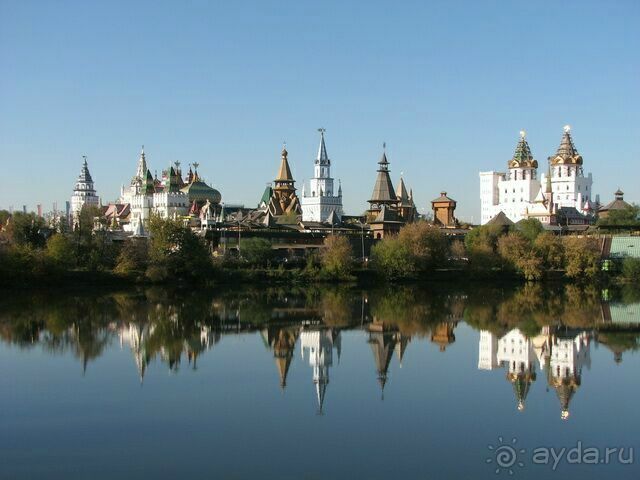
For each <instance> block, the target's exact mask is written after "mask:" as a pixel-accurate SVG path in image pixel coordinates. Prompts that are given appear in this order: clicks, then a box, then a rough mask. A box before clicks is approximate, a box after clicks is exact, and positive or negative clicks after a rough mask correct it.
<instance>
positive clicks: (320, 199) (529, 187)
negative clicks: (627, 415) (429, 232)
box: [68, 126, 629, 239]
mask: <svg viewBox="0 0 640 480" xmlns="http://www.w3.org/2000/svg"><path fill="white" fill-rule="evenodd" d="M319 132H320V144H319V146H318V153H317V155H316V157H315V159H314V161H313V176H312V177H311V179H310V180H309V181H306V182H303V185H302V191H301V194H300V195H298V191H297V189H296V181H295V179H294V178H293V175H292V173H291V167H290V165H289V154H288V152H287V149H286V148H283V149H282V152H281V158H280V165H279V168H278V171H277V175H276V177H275V178H274V179H273V181H272V182H270V183H269V184H268V186H267V187H266V189H265V190H264V192H263V194H262V197H261V198H260V201H259V202H258V204H257V206H256V207H249V208H245V206H244V205H229V204H226V205H225V203H224V202H223V201H222V195H221V194H220V192H219V191H218V190H216V189H215V188H213V187H211V186H210V185H208V184H207V183H206V182H205V180H204V179H202V178H201V177H200V175H199V174H198V166H199V164H198V163H195V162H194V163H193V164H189V170H188V172H187V173H186V174H183V172H182V170H181V167H180V162H175V163H174V164H173V165H170V166H169V168H167V169H166V170H163V171H162V173H161V175H160V177H158V175H157V173H156V174H155V175H153V174H152V173H151V169H150V168H149V166H148V165H147V159H146V157H145V153H144V148H143V150H142V152H141V153H140V157H139V159H138V163H137V167H136V170H135V175H134V176H133V178H132V179H131V181H130V182H129V183H128V184H127V185H124V186H123V187H122V189H121V194H120V198H119V199H118V200H117V201H116V202H112V203H109V204H107V205H105V206H103V205H102V204H101V202H100V200H99V197H98V195H97V193H96V189H95V186H94V182H93V179H92V177H91V174H90V173H89V168H88V165H87V160H86V157H85V158H84V161H83V164H82V168H81V172H80V175H79V177H78V179H77V181H76V185H75V188H74V192H73V196H72V197H71V202H70V216H71V217H72V218H73V219H74V223H75V222H76V221H77V218H78V215H79V213H80V211H81V209H82V207H83V206H84V205H89V206H100V207H101V208H102V214H103V222H102V223H103V228H107V229H109V230H121V231H122V232H125V233H127V234H132V235H146V233H145V229H146V225H147V223H148V221H149V219H150V218H151V217H152V216H154V215H157V216H159V217H161V218H172V219H177V220H181V221H183V222H184V223H185V224H186V225H189V226H191V227H194V228H199V229H202V230H214V231H222V230H225V231H228V230H233V229H236V230H250V231H257V230H261V229H262V230H265V229H267V230H268V229H279V230H280V231H285V230H287V231H288V233H289V234H293V233H294V232H297V233H298V234H299V233H304V232H307V233H308V232H316V233H317V232H318V231H325V232H327V231H329V230H330V231H332V232H333V231H335V230H336V229H342V230H343V231H344V232H347V233H349V232H351V233H354V232H357V231H360V232H361V233H364V232H366V234H367V237H368V238H371V239H379V238H384V237H385V236H387V235H392V234H395V233H397V232H398V231H399V229H400V228H401V227H402V225H404V224H406V223H409V222H413V221H415V220H416V219H418V218H419V214H418V210H417V208H416V204H415V201H414V197H413V190H412V189H411V188H407V186H406V184H405V180H404V178H402V176H401V177H400V179H399V183H398V187H397V189H396V188H395V187H394V183H393V181H392V179H391V176H390V168H389V167H390V162H389V160H388V158H387V153H386V149H385V148H383V153H382V157H381V158H380V160H379V161H378V168H377V172H376V176H375V182H374V186H373V191H372V194H371V197H370V199H369V200H368V204H369V206H368V208H367V210H366V211H365V213H364V214H363V215H355V216H350V215H346V214H345V212H344V208H343V202H342V184H341V182H340V181H338V182H337V188H336V184H335V181H334V178H333V177H332V176H331V166H332V162H331V160H330V158H329V155H328V153H327V147H326V143H325V130H324V129H322V128H321V129H319ZM480 204H481V222H480V223H481V224H487V223H498V224H512V223H516V222H518V221H520V220H524V219H531V218H534V219H537V220H539V221H540V222H541V223H542V224H543V225H545V227H546V228H548V229H551V230H553V229H554V228H555V229H559V228H561V227H563V228H573V229H576V230H581V229H586V228H588V226H589V225H591V224H593V223H594V221H595V219H596V218H597V217H606V216H607V215H608V214H609V212H610V211H612V210H616V209H624V208H628V207H629V204H628V203H627V202H625V201H624V198H623V192H622V191H621V190H618V191H617V192H616V193H615V200H614V201H613V202H611V203H609V204H607V205H601V204H600V200H599V196H598V195H595V194H594V192H593V177H592V175H591V173H589V174H585V171H584V163H583V158H582V155H580V153H579V152H578V150H577V148H576V146H575V144H574V141H573V138H572V135H571V129H570V127H569V126H565V127H564V132H563V134H562V138H561V140H560V145H559V146H558V149H557V151H556V152H555V154H553V155H551V156H549V157H548V159H547V165H546V168H543V167H541V166H540V165H539V164H538V161H537V160H536V159H535V158H534V156H533V154H532V151H531V148H530V146H529V143H528V141H527V137H526V134H525V132H524V131H522V132H520V138H519V140H518V143H517V145H516V148H515V152H514V154H513V156H512V157H511V159H510V160H509V161H508V162H507V170H506V171H484V172H480ZM68 209H69V208H68ZM455 209H456V201H455V200H453V199H451V198H450V197H448V196H447V192H445V191H443V192H441V194H440V196H439V197H438V198H435V199H434V200H432V201H431V210H432V214H433V223H434V224H435V225H437V226H440V227H442V228H448V229H452V230H456V229H459V227H460V225H459V222H458V220H457V219H456V217H455Z"/></svg>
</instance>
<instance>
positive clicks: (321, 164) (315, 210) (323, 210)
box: [300, 128, 342, 223]
mask: <svg viewBox="0 0 640 480" xmlns="http://www.w3.org/2000/svg"><path fill="white" fill-rule="evenodd" d="M318 131H319V132H320V146H319V147H318V155H317V156H316V160H315V165H314V169H313V173H314V175H313V178H312V179H311V180H310V181H309V189H308V190H307V185H306V182H305V184H303V185H302V198H301V202H300V203H301V205H302V221H303V222H305V221H306V222H323V223H325V222H330V223H337V222H339V221H340V220H341V219H342V186H340V185H339V186H338V192H337V194H335V192H334V189H333V178H332V177H331V160H329V156H328V155H327V147H326V146H325V144H324V132H325V129H324V128H320V129H318Z"/></svg>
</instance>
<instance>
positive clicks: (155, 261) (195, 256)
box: [147, 217, 213, 281]
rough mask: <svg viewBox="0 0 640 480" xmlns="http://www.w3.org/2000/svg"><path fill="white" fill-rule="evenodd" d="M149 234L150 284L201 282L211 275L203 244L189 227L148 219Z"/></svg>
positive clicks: (209, 257)
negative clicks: (175, 280) (170, 281)
mask: <svg viewBox="0 0 640 480" xmlns="http://www.w3.org/2000/svg"><path fill="white" fill-rule="evenodd" d="M149 233H150V235H151V240H150V242H149V263H150V265H149V267H148V268H147V270H148V272H147V276H148V277H149V278H150V279H152V280H153V281H160V280H161V279H165V278H175V279H184V280H202V279H203V278H205V277H206V276H207V275H209V274H211V273H212V272H213V263H212V260H211V255H209V251H208V250H207V247H206V245H205V244H204V242H203V241H202V240H201V239H200V237H198V236H197V235H196V234H195V233H193V231H192V230H191V229H190V228H189V227H185V226H184V225H182V224H181V223H180V222H178V221H175V220H165V219H162V218H160V217H152V218H151V220H150V222H149ZM152 267H153V268H152Z"/></svg>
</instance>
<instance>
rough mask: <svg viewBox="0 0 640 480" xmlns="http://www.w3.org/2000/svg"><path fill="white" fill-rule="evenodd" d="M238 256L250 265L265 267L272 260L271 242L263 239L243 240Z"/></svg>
mask: <svg viewBox="0 0 640 480" xmlns="http://www.w3.org/2000/svg"><path fill="white" fill-rule="evenodd" d="M240 255H241V257H242V258H244V259H245V260H246V261H247V262H248V263H249V264H251V265H255V266H265V265H266V264H267V263H268V262H269V261H270V260H271V259H272V258H273V249H272V248H271V242H270V241H269V240H267V239H265V238H247V239H244V238H243V239H241V240H240Z"/></svg>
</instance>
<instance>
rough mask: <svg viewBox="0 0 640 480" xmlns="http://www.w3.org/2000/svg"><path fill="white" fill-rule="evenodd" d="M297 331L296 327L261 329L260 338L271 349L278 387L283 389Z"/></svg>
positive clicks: (296, 338) (285, 384)
mask: <svg viewBox="0 0 640 480" xmlns="http://www.w3.org/2000/svg"><path fill="white" fill-rule="evenodd" d="M299 332H300V330H299V328H298V327H289V328H282V327H267V328H266V329H265V330H263V331H262V338H263V339H264V341H265V343H266V344H267V346H268V347H269V348H271V349H273V356H274V358H275V360H276V367H278V374H279V375H280V388H282V389H283V390H284V388H285V387H286V386H287V374H288V373H289V367H290V366H291V359H292V358H293V351H294V349H295V346H296V341H297V340H298V334H299Z"/></svg>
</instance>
